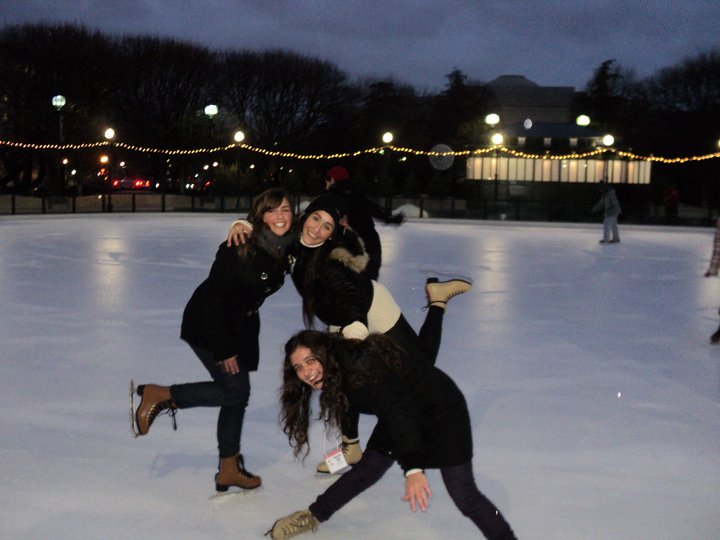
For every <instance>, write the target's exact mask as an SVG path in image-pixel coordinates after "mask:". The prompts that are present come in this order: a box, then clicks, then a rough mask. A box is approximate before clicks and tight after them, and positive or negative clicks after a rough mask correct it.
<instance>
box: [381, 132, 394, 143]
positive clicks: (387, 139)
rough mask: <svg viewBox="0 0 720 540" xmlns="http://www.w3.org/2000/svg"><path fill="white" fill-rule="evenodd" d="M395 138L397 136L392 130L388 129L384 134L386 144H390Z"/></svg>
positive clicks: (383, 138)
mask: <svg viewBox="0 0 720 540" xmlns="http://www.w3.org/2000/svg"><path fill="white" fill-rule="evenodd" d="M394 138H395V136H394V135H393V134H392V132H391V131H386V132H385V133H383V135H382V142H384V143H385V144H390V143H391V142H393V139H394Z"/></svg>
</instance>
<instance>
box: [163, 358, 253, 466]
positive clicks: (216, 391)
mask: <svg viewBox="0 0 720 540" xmlns="http://www.w3.org/2000/svg"><path fill="white" fill-rule="evenodd" d="M191 347H192V345H191ZM192 350H193V351H194V352H195V354H196V355H197V357H198V358H199V359H200V360H201V361H202V363H203V365H204V366H205V368H206V369H207V370H208V372H210V375H211V376H212V378H213V380H212V381H205V382H196V383H186V384H174V385H172V386H171V387H170V395H171V396H172V399H173V401H174V402H175V405H176V406H177V408H178V409H189V408H191V407H220V413H219V414H218V422H217V440H218V451H219V454H220V457H221V458H227V457H232V456H234V455H236V454H238V453H239V452H240V436H241V434H242V426H243V420H244V418H245V408H246V407H247V404H248V400H249V399H250V373H249V372H248V371H247V370H245V369H242V367H241V368H240V371H239V372H238V373H236V374H235V375H230V374H228V373H225V372H224V371H223V370H222V369H221V367H220V363H219V362H217V361H216V360H215V357H214V356H213V354H212V352H210V351H208V350H206V349H201V348H199V347H192Z"/></svg>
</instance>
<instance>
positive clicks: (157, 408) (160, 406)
mask: <svg viewBox="0 0 720 540" xmlns="http://www.w3.org/2000/svg"><path fill="white" fill-rule="evenodd" d="M176 412H177V409H175V408H174V407H173V406H172V400H171V399H166V400H165V401H159V402H158V403H155V404H154V405H153V406H152V407H150V411H149V412H148V426H149V425H151V424H152V423H153V422H154V421H155V418H156V417H157V416H158V415H159V414H161V413H162V414H167V415H168V416H169V417H170V418H171V419H172V426H173V430H174V431H177V421H176V420H175V413H176Z"/></svg>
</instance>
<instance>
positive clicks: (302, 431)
mask: <svg viewBox="0 0 720 540" xmlns="http://www.w3.org/2000/svg"><path fill="white" fill-rule="evenodd" d="M298 347H307V348H308V349H310V351H312V353H313V355H314V356H315V358H316V359H317V361H318V362H320V364H321V365H322V367H323V386H322V390H321V391H320V398H319V404H320V412H319V413H318V416H317V419H318V420H322V421H323V424H324V426H325V429H326V430H327V429H331V430H340V426H341V425H342V420H343V416H344V415H345V414H346V413H347V411H348V408H349V402H348V397H347V392H349V391H353V390H357V389H358V388H361V387H363V386H366V385H372V384H378V383H380V382H382V381H384V380H387V378H388V377H392V376H397V375H398V374H401V373H403V372H404V369H405V366H406V363H405V357H404V356H403V350H402V349H401V348H400V347H399V346H398V345H397V344H395V342H394V341H393V340H392V339H391V338H389V337H387V336H384V335H380V334H373V335H370V336H368V337H367V338H366V339H365V340H356V339H344V338H343V337H342V335H340V334H328V333H326V332H319V331H316V330H302V331H300V332H298V333H297V334H295V335H294V336H293V337H291V338H290V339H289V340H288V342H287V343H286V344H285V360H284V362H283V385H282V388H281V391H280V415H279V420H280V425H281V427H282V430H283V432H284V433H285V434H286V435H287V437H288V442H289V443H290V446H291V447H292V448H293V451H294V454H295V457H298V456H299V455H300V454H301V453H302V452H303V448H305V452H304V454H303V459H304V458H305V457H307V455H308V453H309V452H310V444H309V441H308V428H309V425H310V416H311V415H312V408H311V405H310V400H311V397H312V392H313V390H312V388H311V387H310V386H309V385H308V384H307V383H304V382H302V381H301V380H300V378H299V377H298V376H297V373H295V369H294V368H293V366H292V364H291V362H290V356H291V355H292V353H293V352H295V349H297V348H298ZM341 349H342V351H341Z"/></svg>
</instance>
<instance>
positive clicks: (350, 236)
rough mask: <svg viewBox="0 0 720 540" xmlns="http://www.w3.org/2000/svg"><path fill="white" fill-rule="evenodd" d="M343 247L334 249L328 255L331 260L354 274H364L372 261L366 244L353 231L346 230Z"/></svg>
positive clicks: (342, 242)
mask: <svg viewBox="0 0 720 540" xmlns="http://www.w3.org/2000/svg"><path fill="white" fill-rule="evenodd" d="M340 243H341V245H339V246H337V247H335V248H333V249H332V251H331V252H330V254H329V255H328V259H329V260H333V261H338V262H341V263H342V264H344V265H345V266H347V267H348V268H349V269H350V270H352V271H353V272H357V273H358V274H360V273H362V272H363V271H364V270H365V268H367V265H368V261H369V260H370V257H369V255H368V254H367V251H365V243H364V242H363V240H362V238H360V237H359V236H358V235H357V234H355V232H353V231H352V229H346V231H345V233H344V234H343V235H342V240H341V241H340Z"/></svg>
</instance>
